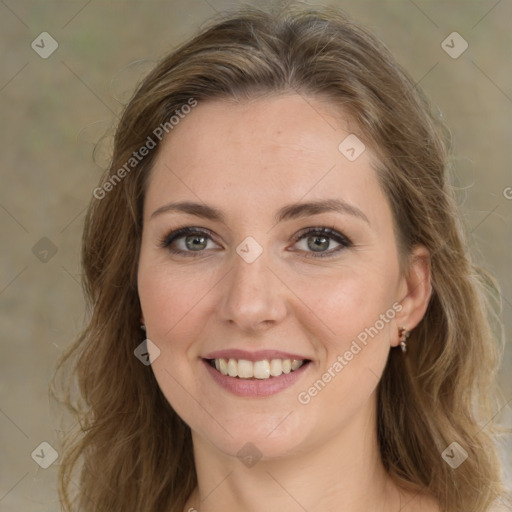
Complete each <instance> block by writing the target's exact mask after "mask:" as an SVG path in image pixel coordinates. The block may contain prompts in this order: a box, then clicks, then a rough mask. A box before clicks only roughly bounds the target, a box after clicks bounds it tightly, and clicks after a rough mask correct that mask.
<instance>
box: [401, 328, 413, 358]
mask: <svg viewBox="0 0 512 512" xmlns="http://www.w3.org/2000/svg"><path fill="white" fill-rule="evenodd" d="M398 335H399V337H400V348H401V349H402V352H403V353H404V354H405V353H406V352H407V343H406V342H407V339H408V338H409V336H410V335H411V331H408V330H407V329H406V328H405V327H399V328H398Z"/></svg>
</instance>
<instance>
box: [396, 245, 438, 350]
mask: <svg viewBox="0 0 512 512" xmlns="http://www.w3.org/2000/svg"><path fill="white" fill-rule="evenodd" d="M409 262H410V263H409V268H408V269H407V271H406V274H405V275H404V276H403V277H402V283H401V286H400V296H399V302H400V304H401V305H402V310H401V311H400V313H399V314H397V316H396V320H397V324H399V325H400V326H404V327H405V328H406V329H407V330H408V331H412V330H413V329H414V328H415V327H416V326H417V325H418V324H419V323H420V322H421V320H422V318H423V317H424V315H425V312H426V311H427V308H428V304H429V302H430V297H431V296H432V284H431V264H430V253H429V252H428V250H427V249H426V248H425V247H424V246H422V245H418V246H416V247H414V249H413V250H412V252H411V255H410V258H409ZM399 342H400V340H399V339H398V338H397V339H396V341H394V342H393V346H396V345H398V343H399Z"/></svg>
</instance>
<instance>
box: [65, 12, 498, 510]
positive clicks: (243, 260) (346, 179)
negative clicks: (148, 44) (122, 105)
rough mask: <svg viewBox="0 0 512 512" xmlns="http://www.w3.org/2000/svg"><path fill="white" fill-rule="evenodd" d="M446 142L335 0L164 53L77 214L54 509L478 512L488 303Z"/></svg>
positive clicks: (491, 354) (229, 20) (488, 411)
mask: <svg viewBox="0 0 512 512" xmlns="http://www.w3.org/2000/svg"><path fill="white" fill-rule="evenodd" d="M448 139H449V137H448V135H447V132H446V131H445V129H444V127H443V126H442V124H441V123H440V122H439V120H438V119H437V117H436V115H435V114H433V113H431V110H430V107H429V105H428V102H427V100H426V99H425V98H424V97H423V96H422V94H421V93H420V91H419V89H418V87H416V86H415V84H414V83H413V82H412V80H411V79H410V77H409V76H408V75H407V74H406V73H405V72H404V71H403V70H402V69H401V68H400V67H399V66H398V64H397V63H396V62H395V61H394V59H393V58H392V56H391V55H390V54H389V52H388V51H387V50H386V48H385V47H384V46H383V45H382V44H381V43H380V42H378V41H377V40H376V39H375V38H374V37H373V36H372V35H370V34H369V33H368V32H366V30H365V29H363V28H361V27H359V26H357V25H356V24H354V22H352V21H351V20H350V19H348V18H346V17H345V16H344V15H342V14H340V13H337V12H334V11H330V10H318V11H312V10H311V11H310V10H307V11H304V10H293V9H292V10H290V9H288V10H287V11H286V12H284V13H281V14H279V15H274V16H273V15H269V14H266V13H264V12H261V11H259V10H248V11H243V12H239V13H236V14H234V15H230V16H228V17H226V18H225V19H222V20H220V21H217V22H216V23H215V24H212V25H210V26H209V27H207V28H206V29H204V30H203V31H202V32H201V33H200V34H198V35H197V36H196V37H195V38H194V39H192V40H191V41H190V42H188V43H187V44H185V45H183V46H182V47H181V48H179V49H178V50H176V51H175V52H173V53H172V54H170V55H168V56H167V57H165V58H164V59H163V60H162V61H161V62H160V63H159V64H158V65H157V66H156V67H155V69H154V70H153V71H152V72H151V73H150V74H149V76H148V77H147V78H146V79H145V80H144V81H143V83H142V84H141V85H140V87H139V88H138V90H137V91H136V93H135V95H134V96H133V98H132V100H131V101H130V103H129V104H128V106H127V107H126V109H125V111H124V114H123V116H122V119H121V121H120V124H119V126H118V129H117V133H116V137H115V144H114V152H113V159H112V165H111V167H110V169H109V171H108V172H107V173H106V174H105V176H104V178H103V180H102V182H101V184H100V185H99V186H98V188H97V189H95V191H94V198H93V200H92V202H91V205H90V209H89V212H88V216H87V220H86V227H85V232H84V240H83V266H84V285H85V289H86V292H87V296H88V299H89V301H90V305H91V316H90V321H89V323H88V325H87V327H86V329H85V330H84V332H83V333H82V335H81V337H80V339H79V340H78V341H77V342H76V344H75V345H74V347H72V349H71V350H70V352H69V354H68V355H67V356H66V358H65V360H64V361H63V363H62V364H66V365H67V364H70V363H71V364H74V365H75V375H76V376H77V378H78V384H79V389H80V393H81V395H80V396H81V397H83V399H84V401H83V403H82V402H75V404H74V407H75V411H76V413H77V415H78V416H79V418H80V424H81V429H80V432H79V435H78V436H77V437H75V438H74V440H73V441H71V443H70V444H71V446H70V447H69V449H68V451H67V455H66V457H65V459H64V462H63V464H62V468H61V495H62V500H63V504H64V509H65V510H75V508H73V505H72V503H71V501H72V499H71V494H73V493H72V492H71V491H76V490H77V489H78V492H76V493H75V494H76V500H75V502H76V503H75V504H76V506H78V507H79V508H77V509H76V510H78V509H79V510H83V511H88V510H107V511H109V512H110V511H128V510H134V511H142V510H144V511H147V512H149V511H152V512H153V511H154V512H163V511H166V512H167V511H169V512H182V511H186V510H189V511H191V510H198V511H200V512H208V511H217V510H228V511H231V510H244V511H252V510H261V508H262V507H264V508H265V509H266V510H270V511H277V510H291V511H294V510H297V511H299V510H307V511H309V512H313V511H320V510H322V511H327V510H333V511H334V510H344V511H349V512H352V511H359V510H375V511H379V510H382V511H393V512H394V511H398V510H406V511H421V512H423V511H441V510H442V511H449V512H459V511H460V512H462V511H464V512H466V511H468V510H472V511H487V510H491V506H493V504H496V503H497V501H498V500H499V498H500V497H503V496H504V489H503V485H502V483H501V481H500V467H499V459H498V455H497V452H496V448H495V445H494V443H493V438H492V437H491V434H492V432H493V430H492V422H491V421H490V419H491V417H492V416H493V409H492V405H493V403H492V401H491V399H490V397H491V396H493V395H492V393H494V387H493V386H494V385H495V382H494V377H495V372H496V368H497V364H498V363H499V356H500V350H501V345H500V340H499V337H497V336H496V335H495V334H494V333H493V331H492V329H491V324H492V322H493V320H494V319H495V316H494V313H493V311H494V310H493V307H492V306H493V301H492V300H491V299H489V297H494V296H496V295H495V294H494V295H493V294H492V290H493V289H494V288H493V287H494V285H493V282H492V280H490V279H489V278H488V277H487V276H486V275H485V274H484V273H483V272H481V271H479V270H478V269H477V268H476V267H475V265H474V263H473V262H472V261H471V258H470V256H469V254H468V252H467V245H466V242H465V239H464V234H463V231H462V229H461V227H460V223H459V220H458V214H457V210H456V206H455V202H454V199H453V196H452V192H451V190H450V186H449V184H448V183H447V177H446V172H447V160H448V151H449V142H448ZM78 403H80V404H81V405H80V406H79V405H78ZM73 470H75V472H76V471H79V475H78V474H77V475H75V474H74V472H73Z"/></svg>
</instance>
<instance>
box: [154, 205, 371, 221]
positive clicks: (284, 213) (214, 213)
mask: <svg viewBox="0 0 512 512" xmlns="http://www.w3.org/2000/svg"><path fill="white" fill-rule="evenodd" d="M170 211H176V212H182V213H188V214H189V215H195V216H196V217H202V218H205V219H209V220H214V221H218V222H221V223H225V216H224V214H223V213H222V212H221V211H220V210H219V209H218V208H215V207H214V206H209V205H207V204H204V203H196V202H193V201H180V202H178V203H168V204H165V205H163V206H161V207H160V208H157V209H156V210H155V211H154V212H153V213H152V214H151V217H150V218H151V219H152V218H154V217H156V216H157V215H161V214H162V213H166V212H170ZM326 212H336V213H341V214H345V215H351V216H353V217H357V218H359V219H361V220H363V221H364V222H366V223H367V224H368V225H370V221H369V220H368V217H367V216H366V215H365V214H364V212H363V211H362V210H360V209H359V208H357V207H356V206H354V205H353V204H350V203H347V202H346V201H343V200H341V199H323V200H318V201H309V202H307V203H293V204H290V205H287V206H283V207H282V208H280V209H279V211H278V212H277V214H276V215H275V221H276V223H278V222H282V221H285V220H290V219H296V218H300V217H308V216H311V215H318V214H320V213H326Z"/></svg>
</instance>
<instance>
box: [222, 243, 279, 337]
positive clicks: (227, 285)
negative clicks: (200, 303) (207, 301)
mask: <svg viewBox="0 0 512 512" xmlns="http://www.w3.org/2000/svg"><path fill="white" fill-rule="evenodd" d="M233 260H234V261H233V263H232V268H231V271H230V272H229V273H228V274H227V275H226V277H225V279H223V289H222V295H221V299H220V301H219V305H218V312H219V315H220V317H221V319H222V320H223V321H224V322H228V323H229V324H231V325H236V326H237V327H238V328H239V329H240V330H242V331H244V332H260V331H265V330H267V329H269V328H271V327H272V326H274V325H277V324H279V323H280V322H282V321H283V319H284V318H285V317H286V314H287V299H286V287H284V286H283V284H282V283H281V281H280V280H279V279H278V277H277V276H276V275H275V274H274V273H273V271H272V270H270V268H269V267H268V261H267V258H266V256H265V252H264V253H263V254H262V255H261V256H260V257H259V258H258V259H256V260H255V261H253V262H252V263H247V262H246V261H244V259H242V258H241V257H240V256H238V255H237V254H235V255H234V257H233Z"/></svg>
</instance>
